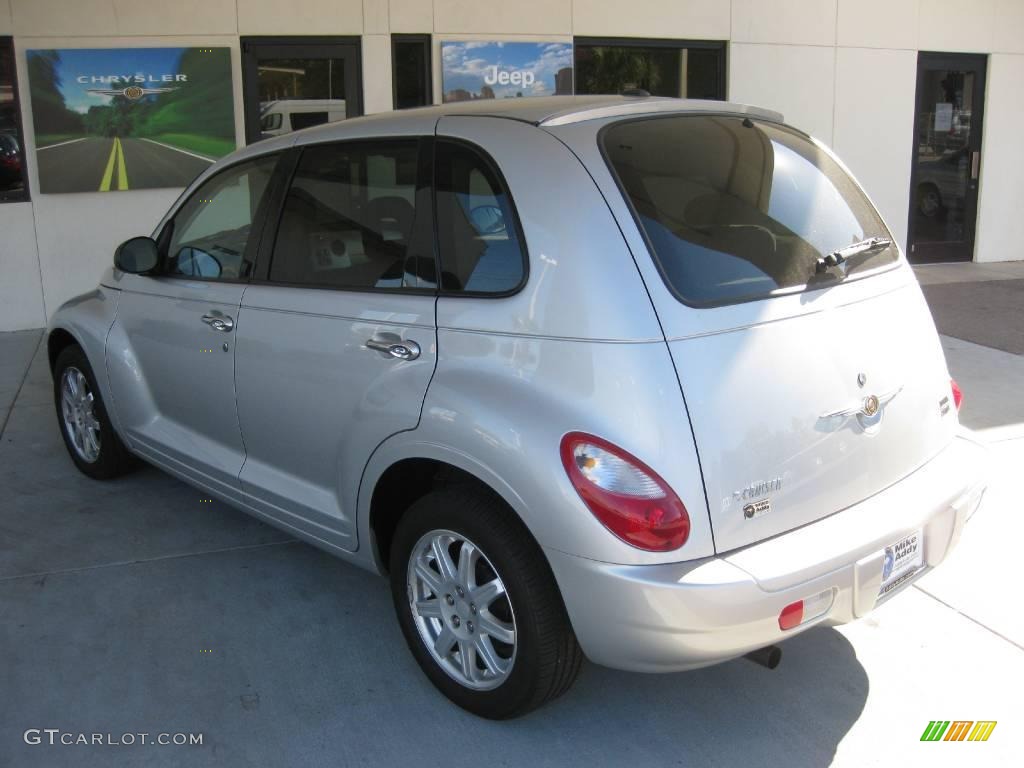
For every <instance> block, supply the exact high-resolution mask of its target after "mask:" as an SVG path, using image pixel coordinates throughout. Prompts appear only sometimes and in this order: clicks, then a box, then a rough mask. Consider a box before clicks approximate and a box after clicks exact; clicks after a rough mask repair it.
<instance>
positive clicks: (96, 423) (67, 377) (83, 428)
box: [53, 345, 135, 480]
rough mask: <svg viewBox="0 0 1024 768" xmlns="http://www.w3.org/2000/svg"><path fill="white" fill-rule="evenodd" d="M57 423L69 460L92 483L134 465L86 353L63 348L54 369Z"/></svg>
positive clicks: (113, 476)
mask: <svg viewBox="0 0 1024 768" xmlns="http://www.w3.org/2000/svg"><path fill="white" fill-rule="evenodd" d="M53 400H54V404H55V406H56V408H57V423H58V425H59V426H60V434H61V437H63V438H64V445H65V447H66V448H67V449H68V454H70V456H71V460H72V461H73V462H74V463H75V466H76V467H78V469H79V471H80V472H82V473H83V474H85V475H88V476H89V477H91V478H93V479H94V480H110V479H112V478H115V477H117V476H119V475H122V474H124V473H125V472H127V471H129V470H131V469H132V468H133V467H134V466H135V461H134V459H133V457H132V455H131V454H130V453H129V452H128V449H127V448H125V446H124V443H122V442H121V439H120V438H119V437H118V436H117V433H116V432H115V431H114V427H113V426H112V424H111V422H110V416H109V415H108V413H107V409H106V406H105V405H104V404H103V397H102V395H100V390H99V387H98V386H96V377H95V375H94V374H93V372H92V367H91V366H90V365H89V360H88V359H87V358H86V356H85V352H83V351H82V348H81V347H79V346H77V345H72V346H70V347H65V348H64V349H63V350H61V352H60V354H59V355H57V360H56V362H55V363H54V366H53Z"/></svg>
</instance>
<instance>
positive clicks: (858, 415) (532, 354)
mask: <svg viewBox="0 0 1024 768" xmlns="http://www.w3.org/2000/svg"><path fill="white" fill-rule="evenodd" d="M48 343H49V355H50V361H51V364H52V368H53V374H54V396H55V400H56V405H57V411H58V416H59V423H60V427H61V430H62V433H63V436H64V440H65V442H66V443H67V447H68V450H69V452H70V455H71V458H72V460H73V461H74V463H75V464H76V465H77V466H78V468H79V469H80V470H82V471H83V472H85V473H86V474H87V475H89V476H91V477H94V478H100V479H106V478H111V477H114V476H115V475H117V474H118V473H120V472H122V471H124V470H125V469H126V468H128V467H129V466H130V465H131V463H132V461H133V460H134V459H135V458H136V457H139V458H141V459H144V460H145V461H147V462H149V463H151V464H154V465H156V466H158V467H160V468H161V469H163V470H165V471H167V472H169V473H171V474H173V475H175V476H177V477H180V478H181V479H183V480H185V481H186V482H188V483H191V484H193V485H195V486H196V487H198V488H201V489H202V490H203V492H204V493H208V494H213V495H214V496H216V497H218V498H220V499H222V500H224V501H225V502H227V503H229V504H231V505H234V506H236V507H238V508H240V509H244V510H245V511H247V512H250V513H251V514H253V515H255V516H257V517H259V518H261V519H263V520H266V521H267V522H269V523H271V524H273V525H276V526H279V527H281V528H283V529H285V530H286V531H289V532H291V533H293V534H295V535H296V536H299V537H301V538H303V539H305V540H306V541H309V542H311V543H313V544H315V545H316V546H319V547H322V548H324V549H326V550H328V551H330V552H332V553H334V554H336V555H338V556H339V557H342V558H344V559H346V560H350V561H352V562H353V563H356V564H358V565H361V566H363V567H365V568H369V569H373V570H376V571H379V572H380V573H382V574H386V575H387V576H388V578H390V582H391V585H392V591H393V596H394V604H395V609H396V611H397V614H398V621H399V624H400V625H401V628H402V631H403V633H404V635H405V638H406V640H407V641H408V644H409V647H410V649H411V651H412V653H413V655H414V656H415V657H416V660H417V661H418V662H419V664H420V665H421V666H422V668H423V670H424V672H425V673H426V675H427V676H428V677H429V678H430V680H431V681H432V682H433V683H434V684H435V685H436V686H437V687H438V688H439V689H440V690H441V691H442V692H443V693H444V694H445V695H446V696H448V697H449V698H450V699H452V700H453V701H454V702H456V703H457V704H459V705H460V706H462V707H464V708H466V709H468V710H470V711H472V712H475V713H477V714H479V715H482V716H485V717H491V718H506V717H513V716H516V715H520V714H523V713H525V712H527V711H529V710H531V709H533V708H535V707H537V706H539V705H541V704H543V703H544V702H546V701H548V700H549V699H552V698H554V697H556V696H558V695H559V694H561V693H562V692H564V691H565V690H566V689H568V688H569V686H570V685H571V684H572V682H573V680H574V678H575V677H576V675H577V673H578V671H579V669H580V664H581V661H582V658H583V657H584V656H587V657H588V658H590V659H591V660H592V661H594V662H596V663H598V664H604V665H607V666H611V667H616V668H620V669H626V670H635V671H643V672H661V671H673V670H685V669H692V668H695V667H701V666H705V665H709V664H714V663H716V662H721V661H724V660H727V659H731V658H735V657H738V656H742V655H746V654H753V656H754V657H755V658H760V659H761V660H762V661H763V662H764V663H766V664H769V665H771V664H773V663H775V662H776V660H777V655H778V653H777V650H776V649H775V644H776V643H778V642H779V641H781V640H784V639H786V638H788V637H791V636H793V635H795V634H797V633H799V632H801V631H803V630H806V629H808V628H810V627H813V626H816V625H820V624H825V623H828V624H835V623H841V622H847V621H850V620H852V619H854V618H857V617H860V616H863V615H865V614H866V613H868V612H869V611H871V610H872V608H874V607H875V606H876V605H878V604H879V603H880V602H882V601H884V600H888V599H890V598H891V597H893V596H894V595H895V594H897V593H898V592H900V591H901V590H902V589H904V588H906V586H907V585H908V584H909V583H911V582H912V581H913V580H915V579H916V578H918V577H919V576H920V575H921V574H923V573H926V572H927V571H928V570H929V569H931V568H933V567H935V566H936V565H938V564H939V563H940V562H941V561H942V560H943V558H945V557H946V555H947V554H948V552H949V551H950V548H951V547H952V546H953V545H954V544H955V543H956V541H957V539H958V538H959V536H960V532H961V529H962V527H963V525H964V522H965V520H966V519H967V518H968V516H969V515H971V514H972V513H973V511H974V509H975V508H976V507H977V505H978V503H979V501H980V498H981V495H982V493H983V490H984V481H983V477H982V473H981V468H982V464H983V460H984V454H983V450H982V449H981V448H980V447H979V446H978V445H977V444H975V443H974V442H972V441H970V440H969V439H967V438H966V437H964V436H963V435H961V434H959V433H958V421H957V410H958V408H959V405H960V391H959V389H958V388H957V386H956V384H955V382H952V380H951V379H950V376H949V373H948V372H947V368H946V363H945V360H944V357H943V353H942V350H941V348H940V346H939V340H938V337H937V335H936V332H935V328H934V326H933V323H932V320H931V316H930V314H929V312H928V310H927V307H926V305H925V303H924V301H923V299H922V295H921V291H920V289H919V287H918V284H917V282H916V280H915V278H914V275H913V273H912V271H911V269H910V268H909V267H908V265H907V262H906V260H905V258H904V257H903V255H902V254H901V253H900V250H899V248H898V246H897V245H896V244H895V243H894V242H893V238H892V235H891V234H890V232H889V230H888V229H887V228H886V225H885V224H884V223H883V221H882V220H881V218H880V217H879V215H878V213H877V212H876V210H875V209H874V207H873V206H872V204H871V203H870V201H869V200H868V198H867V197H866V195H865V194H864V191H863V190H862V189H861V188H860V187H859V186H858V185H857V183H856V182H855V181H854V180H853V179H852V178H851V176H850V174H849V173H848V172H847V171H846V169H845V168H844V167H843V165H842V164H841V163H840V162H839V161H838V160H837V159H836V158H835V157H834V156H833V155H832V154H831V153H830V152H829V150H828V149H826V148H825V147H823V146H822V145H820V144H819V143H818V142H816V141H815V140H814V139H812V138H810V137H809V136H807V135H806V134H804V133H802V132H801V131H799V130H797V129H795V128H792V127H790V126H788V125H786V124H785V123H784V122H783V120H782V116H781V115H779V114H777V113H774V112H770V111H767V110H763V109H758V108H754V107H746V106H741V105H736V104H728V103H722V102H701V101H679V100H674V99H658V98H644V97H580V98H560V97H548V98H539V99H511V100H507V101H486V102H473V103H457V104H449V105H445V106H442V107H435V108H425V109H420V110H413V111H409V112H402V113H399V114H387V115H380V116H374V117H368V118H363V119H358V120H351V121H347V122H343V123H334V124H331V125H327V126H322V127H319V128H314V129H311V130H308V131H301V132H299V133H295V134H289V135H287V136H281V137H278V138H275V139H271V140H269V141H266V142H262V143H260V144H258V145H255V146H251V147H248V148H246V149H243V150H241V151H239V152H236V153H235V154H234V155H232V156H230V157H228V158H226V159H224V160H222V161H220V162H218V163H217V164H215V165H214V166H212V167H211V168H210V169H209V171H207V172H206V173H204V174H203V175H202V176H200V177H199V178H198V179H196V181H195V182H194V183H193V184H192V185H191V186H190V187H189V188H188V189H187V190H186V191H185V193H184V194H183V195H182V197H181V199H180V200H179V201H178V202H177V203H176V204H175V205H174V207H173V208H172V209H171V211H170V212H169V213H168V214H167V216H166V217H165V218H164V220H163V221H162V222H160V224H159V225H158V226H157V228H156V230H155V231H154V234H153V236H152V238H149V237H139V238H133V239H132V240H129V241H127V242H126V243H124V244H123V245H121V246H120V247H119V248H118V250H117V252H116V254H115V257H114V268H113V269H112V270H110V271H109V272H108V273H107V274H106V275H105V276H104V277H103V279H102V281H101V283H100V285H99V287H98V288H97V289H96V290H94V291H92V292H91V293H88V294H85V295H83V296H80V297H78V298H76V299H74V300H73V301H70V302H68V303H67V304H66V305H64V306H63V307H62V308H61V309H60V310H58V311H57V313H56V314H55V316H54V318H53V320H52V324H51V327H50V330H49V336H48ZM765 649H769V650H765Z"/></svg>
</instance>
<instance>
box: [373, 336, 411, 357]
mask: <svg viewBox="0 0 1024 768" xmlns="http://www.w3.org/2000/svg"><path fill="white" fill-rule="evenodd" d="M366 347H367V348H368V349H375V350H377V351H378V352H383V353H385V354H387V355H391V356H392V357H396V358H398V359H399V360H415V359H416V358H417V357H419V356H420V345H419V344H417V343H416V342H415V341H390V340H383V339H370V340H369V341H367V342H366Z"/></svg>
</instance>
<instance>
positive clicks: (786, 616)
mask: <svg viewBox="0 0 1024 768" xmlns="http://www.w3.org/2000/svg"><path fill="white" fill-rule="evenodd" d="M803 620H804V601H803V600H797V601H796V602H795V603H790V604H789V605H787V606H786V607H785V608H783V609H782V613H780V614H779V629H793V627H799V626H800V624H801V623H802V622H803Z"/></svg>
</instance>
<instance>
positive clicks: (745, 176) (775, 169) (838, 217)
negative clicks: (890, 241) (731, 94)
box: [600, 115, 897, 306]
mask: <svg viewBox="0 0 1024 768" xmlns="http://www.w3.org/2000/svg"><path fill="white" fill-rule="evenodd" d="M600 140H601V142H602V145H603V150H604V153H605V156H606V157H607V159H608V163H609V165H610V166H611V169H612V172H613V173H614V174H615V176H616V177H617V179H618V182H619V185H620V187H621V188H622V190H623V193H624V194H625V196H626V198H627V199H628V201H629V202H630V203H631V205H632V208H633V210H634V212H635V215H636V218H637V221H638V223H639V224H640V228H641V229H642V230H643V233H644V235H645V236H646V238H647V241H648V243H649V245H650V248H651V251H652V254H653V256H654V258H655V261H656V262H657V263H658V266H659V268H660V270H661V273H662V275H663V276H664V278H665V281H666V282H667V283H668V285H669V287H670V288H671V289H672V290H673V291H674V292H675V293H676V295H677V296H678V297H679V298H680V299H682V300H683V301H685V302H686V303H688V304H694V305H703V306H707V305H714V304H727V303H732V302H739V301H749V300H751V299H757V298H762V297H766V296H771V295H773V294H776V293H780V292H789V291H792V290H794V289H802V288H805V287H821V286H823V285H826V284H829V283H832V282H834V281H835V280H837V279H839V278H841V277H842V275H841V273H838V272H827V273H825V274H816V271H815V267H816V263H817V260H818V259H819V258H820V257H823V256H826V255H827V254H829V253H831V252H832V251H835V250H836V249H839V248H843V247H845V246H848V245H850V244H852V243H857V242H860V241H862V240H864V239H866V238H869V237H873V236H880V237H889V232H888V230H887V229H886V228H885V225H884V224H883V223H882V220H881V218H880V217H879V216H878V213H877V212H876V211H875V210H874V208H873V207H872V206H871V204H870V203H869V202H868V200H867V198H866V197H865V196H864V195H863V193H862V192H861V191H860V190H859V189H858V188H857V186H856V184H854V182H853V180H852V179H850V177H849V176H848V175H847V174H846V173H845V172H844V171H843V169H842V168H841V167H840V166H839V165H838V164H837V163H836V162H835V161H834V160H832V158H830V157H829V156H828V154H827V153H826V152H825V151H823V150H822V149H820V148H819V147H817V146H816V145H815V144H814V143H813V142H812V141H811V140H810V139H808V138H807V137H806V136H804V135H803V134H801V133H799V132H797V131H795V130H793V129H791V128H787V127H785V126H782V125H778V124H775V123H768V122H761V121H752V120H750V119H748V118H742V117H728V116H713V115H676V116H670V117H658V118H647V119H639V120H630V121H625V122H619V123H614V124H612V125H611V126H609V127H608V128H606V129H605V130H604V131H602V133H601V139H600ZM896 258H897V251H896V248H895V247H894V246H893V247H889V248H883V249H879V250H876V251H874V252H872V253H868V254H865V255H863V256H858V257H855V258H853V259H851V260H850V261H849V263H848V264H849V268H848V269H847V274H849V275H853V274H856V273H857V272H864V271H867V270H869V269H874V268H876V267H879V266H882V265H884V264H889V263H892V262H894V261H895V260H896Z"/></svg>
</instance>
